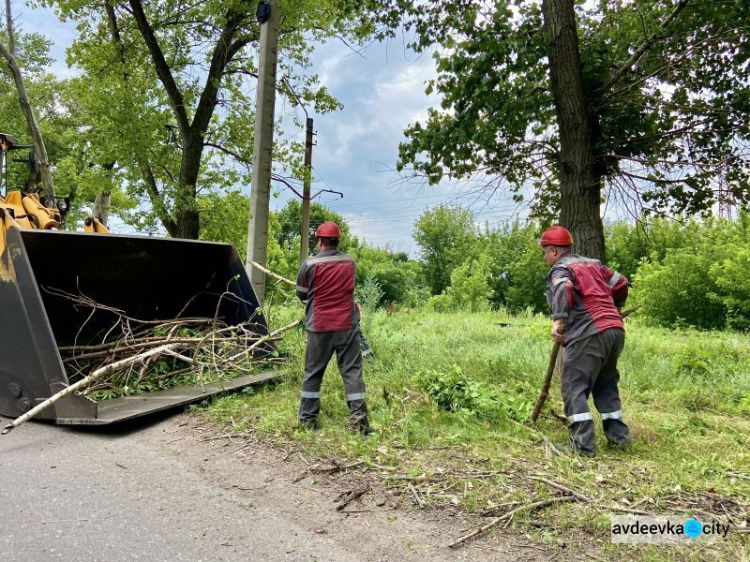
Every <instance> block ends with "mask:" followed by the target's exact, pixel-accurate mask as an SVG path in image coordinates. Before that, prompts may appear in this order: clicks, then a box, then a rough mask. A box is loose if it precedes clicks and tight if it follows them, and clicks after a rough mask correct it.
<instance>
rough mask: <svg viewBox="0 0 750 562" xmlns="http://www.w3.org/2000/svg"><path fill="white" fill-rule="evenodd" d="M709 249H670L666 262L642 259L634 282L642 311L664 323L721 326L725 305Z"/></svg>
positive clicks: (665, 324) (710, 327)
mask: <svg viewBox="0 0 750 562" xmlns="http://www.w3.org/2000/svg"><path fill="white" fill-rule="evenodd" d="M712 264H713V259H712V258H711V256H709V255H708V253H707V252H695V251H692V250H687V249H679V250H669V251H668V252H667V254H666V257H665V258H664V262H663V263H643V264H642V265H641V267H640V268H639V269H638V273H637V274H636V277H635V280H634V284H635V285H636V288H637V290H636V291H634V292H635V296H636V299H637V301H638V302H639V303H640V304H642V305H643V315H644V316H645V317H647V318H649V319H650V320H652V321H653V322H654V323H656V324H660V325H662V326H671V327H677V326H684V327H687V326H695V327H697V328H702V329H715V328H722V327H724V324H725V323H726V306H725V304H724V302H723V301H722V299H721V298H720V296H719V295H718V291H719V287H718V285H717V284H716V281H715V280H714V279H713V277H712V276H711V273H710V269H711V266H712Z"/></svg>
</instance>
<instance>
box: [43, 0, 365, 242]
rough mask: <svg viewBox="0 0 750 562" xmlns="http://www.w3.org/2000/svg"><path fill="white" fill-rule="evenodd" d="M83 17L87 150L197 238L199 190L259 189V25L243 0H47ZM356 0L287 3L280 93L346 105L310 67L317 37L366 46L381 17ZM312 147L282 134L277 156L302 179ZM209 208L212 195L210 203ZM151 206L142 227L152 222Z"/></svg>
mask: <svg viewBox="0 0 750 562" xmlns="http://www.w3.org/2000/svg"><path fill="white" fill-rule="evenodd" d="M40 3H41V4H43V5H47V6H53V7H54V8H55V9H56V10H57V12H58V14H59V15H60V17H62V18H69V19H75V20H76V21H77V22H78V31H79V34H78V37H77V39H76V41H75V42H74V44H73V46H72V47H71V48H70V49H69V51H68V56H69V62H71V63H74V64H76V65H77V66H78V67H79V68H81V69H82V70H83V72H84V75H83V76H81V77H80V79H79V80H75V81H74V82H73V87H74V88H75V89H76V92H75V95H74V96H73V98H72V99H73V100H74V103H73V111H75V112H76V114H77V115H78V117H79V120H80V122H81V128H80V129H79V130H80V131H81V132H82V134H81V139H80V153H81V154H82V158H86V159H87V160H88V163H89V166H90V167H96V168H98V169H99V170H100V174H99V175H100V176H101V178H102V180H103V186H104V187H105V188H106V189H112V190H117V189H125V190H127V191H128V192H129V194H130V195H131V198H132V199H133V200H135V201H138V202H145V203H147V207H148V208H149V209H150V211H151V212H152V213H153V216H154V217H156V218H158V220H159V221H160V222H161V224H162V225H163V226H164V228H165V229H166V230H167V232H169V233H170V234H171V235H172V236H179V237H186V238H197V237H198V236H199V233H200V217H201V211H202V210H204V209H199V205H198V197H199V194H202V193H203V194H205V193H207V192H209V191H212V190H213V191H217V192H222V191H225V190H232V189H236V187H237V186H241V185H247V184H248V183H249V182H250V177H251V169H250V166H251V161H252V151H253V130H254V129H253V124H254V88H255V82H256V72H257V69H256V57H255V53H256V52H257V46H258V40H259V24H258V23H257V21H256V16H255V9H256V4H255V3H252V2H246V1H243V0H231V1H226V0H221V1H220V0H207V1H205V2H197V3H187V4H186V3H184V2H181V1H179V0H160V1H157V2H142V1H141V0H128V1H124V0H123V1H115V0H106V1H104V2H102V1H100V0H41V1H40ZM358 14H359V15H361V11H360V9H359V8H358V6H357V3H355V2H349V1H337V0H323V2H320V1H316V2H312V1H311V0H290V1H289V2H284V6H283V14H282V24H281V38H280V44H279V71H278V73H279V76H280V78H281V79H280V80H279V86H278V89H279V93H280V94H281V95H282V96H285V97H286V99H287V100H288V101H289V102H290V104H291V105H296V104H297V103H298V102H299V101H301V102H303V103H305V104H306V106H307V107H308V109H310V110H313V111H315V112H317V113H325V112H328V111H332V110H334V109H336V108H338V107H339V104H338V102H336V101H335V100H334V99H333V98H332V97H331V96H330V95H329V94H328V92H327V91H326V89H325V88H324V87H322V86H320V85H319V84H318V80H317V76H315V75H314V74H305V73H304V69H306V68H308V67H309V65H310V60H309V55H310V53H311V48H312V47H311V41H312V40H322V39H324V38H328V37H332V36H334V35H338V36H341V37H344V38H346V39H348V40H353V41H358V40H360V39H362V38H363V37H365V36H366V35H367V34H368V33H371V32H372V30H373V28H372V23H371V22H370V21H369V20H368V19H367V18H358V17H356V16H357V15H358ZM301 155H302V150H301V148H300V147H299V146H297V145H296V144H295V143H291V142H288V141H285V140H284V139H282V138H280V139H279V140H278V142H277V143H276V146H275V154H274V161H275V162H276V165H277V166H278V168H279V169H280V170H282V169H287V170H289V171H291V172H292V173H293V174H297V175H298V176H299V177H301V174H302V172H301ZM204 203H205V201H204ZM143 213H144V209H143V206H142V205H141V206H139V208H138V211H137V213H135V214H134V215H133V218H132V220H133V222H139V221H141V222H142V221H144V220H145V221H149V219H148V218H144V217H143Z"/></svg>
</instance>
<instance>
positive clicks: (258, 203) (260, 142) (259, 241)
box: [245, 0, 281, 304]
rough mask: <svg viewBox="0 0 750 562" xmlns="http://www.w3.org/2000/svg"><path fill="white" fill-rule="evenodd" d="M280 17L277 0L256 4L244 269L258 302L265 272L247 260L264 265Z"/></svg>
mask: <svg viewBox="0 0 750 562" xmlns="http://www.w3.org/2000/svg"><path fill="white" fill-rule="evenodd" d="M280 16H281V0H264V1H263V2H261V4H260V5H259V6H258V21H259V22H260V23H261V26H260V60H259V64H258V92H257V95H256V102H255V136H254V146H253V175H252V186H251V192H250V225H249V228H248V233H247V261H246V262H245V269H246V270H247V274H248V276H249V277H250V281H251V283H252V285H253V288H254V289H255V292H256V294H257V296H258V300H259V302H260V303H261V304H262V303H263V301H264V300H265V296H266V275H265V273H263V272H262V271H261V270H259V269H257V268H255V267H253V266H252V263H251V262H256V263H259V264H260V265H262V266H265V265H266V256H267V251H268V206H269V201H270V196H271V156H272V149H273V124H274V123H273V120H274V106H275V104H276V59H277V51H278V46H279V22H280V20H281V17H280Z"/></svg>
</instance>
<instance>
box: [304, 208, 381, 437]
mask: <svg viewBox="0 0 750 562" xmlns="http://www.w3.org/2000/svg"><path fill="white" fill-rule="evenodd" d="M340 240H341V230H340V229H339V227H338V225H337V224H336V223H334V222H331V221H326V222H324V223H322V224H321V225H320V226H319V227H318V228H317V230H316V231H315V242H316V244H317V246H318V253H317V254H316V255H315V256H312V257H309V258H307V259H306V260H305V261H304V262H303V263H302V266H301V267H300V270H299V274H298V275H297V297H298V298H299V299H300V300H302V301H305V302H306V303H307V304H306V328H307V350H306V352H305V376H304V379H303V381H302V393H301V397H300V407H299V421H300V424H301V425H303V426H305V427H308V428H311V429H315V428H317V427H318V413H319V412H320V386H321V383H322V382H323V373H324V372H325V370H326V367H327V366H328V362H329V361H330V360H331V357H332V356H333V354H334V352H335V353H336V361H337V362H338V367H339V371H340V372H341V377H342V378H343V379H344V392H345V394H346V403H347V404H348V406H349V422H348V427H349V429H351V430H353V431H358V432H360V433H361V434H363V435H368V434H370V433H372V431H373V430H372V428H371V427H370V424H369V421H368V418H367V405H366V403H365V381H364V378H363V376H362V351H361V348H360V331H359V319H358V311H357V308H356V304H355V302H354V274H355V269H356V266H355V263H354V260H353V259H352V258H351V257H350V256H348V255H346V254H345V253H343V252H340V251H339V249H338V247H339V241H340Z"/></svg>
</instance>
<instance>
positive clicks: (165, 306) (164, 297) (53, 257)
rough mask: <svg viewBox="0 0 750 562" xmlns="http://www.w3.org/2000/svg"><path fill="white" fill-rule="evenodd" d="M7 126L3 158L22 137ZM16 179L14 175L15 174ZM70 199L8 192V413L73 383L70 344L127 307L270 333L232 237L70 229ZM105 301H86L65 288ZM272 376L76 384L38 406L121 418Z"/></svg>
mask: <svg viewBox="0 0 750 562" xmlns="http://www.w3.org/2000/svg"><path fill="white" fill-rule="evenodd" d="M0 137H2V140H3V142H2V147H3V151H2V152H0V154H2V160H0V166H1V163H2V161H3V160H6V156H7V154H6V152H7V150H8V149H11V148H12V145H10V144H9V143H8V142H7V139H9V138H10V137H8V136H7V135H0ZM6 183H7V182H6ZM66 210H67V201H64V200H59V201H57V204H56V205H55V208H53V207H52V204H51V203H50V202H49V201H47V205H45V204H44V203H43V201H42V200H41V199H40V198H39V196H38V195H36V194H33V193H23V192H21V191H6V193H5V194H4V195H0V415H3V416H7V417H12V418H14V417H17V416H19V415H22V414H23V413H25V412H26V411H28V410H29V409H31V408H32V407H34V406H36V405H37V404H39V403H41V402H43V401H44V400H45V399H47V398H49V397H50V396H52V395H54V394H56V393H57V392H59V391H60V390H62V389H64V388H65V387H67V386H68V385H69V380H68V376H67V374H66V370H65V368H64V365H63V361H62V359H61V354H60V349H61V348H70V347H71V346H87V345H95V344H97V343H100V342H101V337H102V333H103V332H105V331H106V330H108V329H111V326H112V325H113V323H114V322H116V317H115V316H114V313H113V312H112V311H113V310H117V311H119V313H120V314H126V315H128V316H131V317H134V318H139V319H143V320H145V321H152V320H153V321H157V320H160V319H169V318H175V317H187V318H193V317H211V318H217V319H220V320H221V321H222V322H224V323H226V324H227V325H231V326H236V325H241V326H247V327H249V328H250V329H252V330H253V331H254V332H255V333H258V334H260V335H265V334H267V333H268V327H267V324H266V320H265V318H264V317H263V315H262V314H260V312H259V302H258V298H257V296H256V295H255V292H254V291H253V289H252V286H251V285H250V281H249V279H248V276H247V274H246V272H245V268H244V267H243V264H242V261H241V259H240V257H239V255H238V253H237V250H236V249H235V248H234V246H232V245H230V244H219V243H212V242H199V241H192V240H191V241H188V240H177V239H167V238H155V237H148V236H121V235H114V234H111V233H109V231H108V230H107V229H106V227H105V226H104V225H102V224H101V222H99V221H98V220H96V219H93V218H90V219H88V220H87V221H86V226H85V232H82V233H80V232H66V231H63V230H60V229H61V226H62V221H63V215H64V211H66ZM66 294H67V295H70V294H80V295H85V296H86V298H87V299H90V300H91V301H92V302H97V303H103V304H105V305H106V306H104V307H102V308H95V309H93V310H91V309H88V308H84V307H80V306H78V305H77V304H76V302H75V301H72V300H70V299H68V298H65V297H64V296H63V295H66ZM270 378H274V375H271V374H269V373H265V374H261V375H248V376H241V377H239V378H235V379H232V380H228V381H223V382H218V383H211V384H206V385H202V386H197V387H182V388H173V389H169V390H160V391H157V392H152V393H150V394H146V395H138V396H123V397H120V398H114V399H111V400H104V401H101V402H95V401H93V400H91V399H89V398H88V397H86V396H83V395H76V394H71V395H68V396H66V397H65V398H63V399H62V400H60V401H58V402H56V403H55V404H54V405H53V406H51V407H50V408H48V409H47V410H46V411H45V412H43V413H42V414H40V416H38V417H39V418H40V419H46V420H49V421H54V422H56V423H57V424H63V425H101V424H111V423H113V422H119V421H123V420H127V419H130V418H134V417H138V416H142V415H144V414H148V413H151V412H154V411H158V410H164V409H167V408H172V407H175V406H179V405H182V404H186V403H189V402H194V401H198V400H202V399H204V398H206V397H207V396H210V395H211V394H215V393H219V392H225V391H227V390H234V389H237V388H242V387H244V386H247V385H251V384H256V383H260V382H262V381H265V380H268V379H270Z"/></svg>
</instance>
